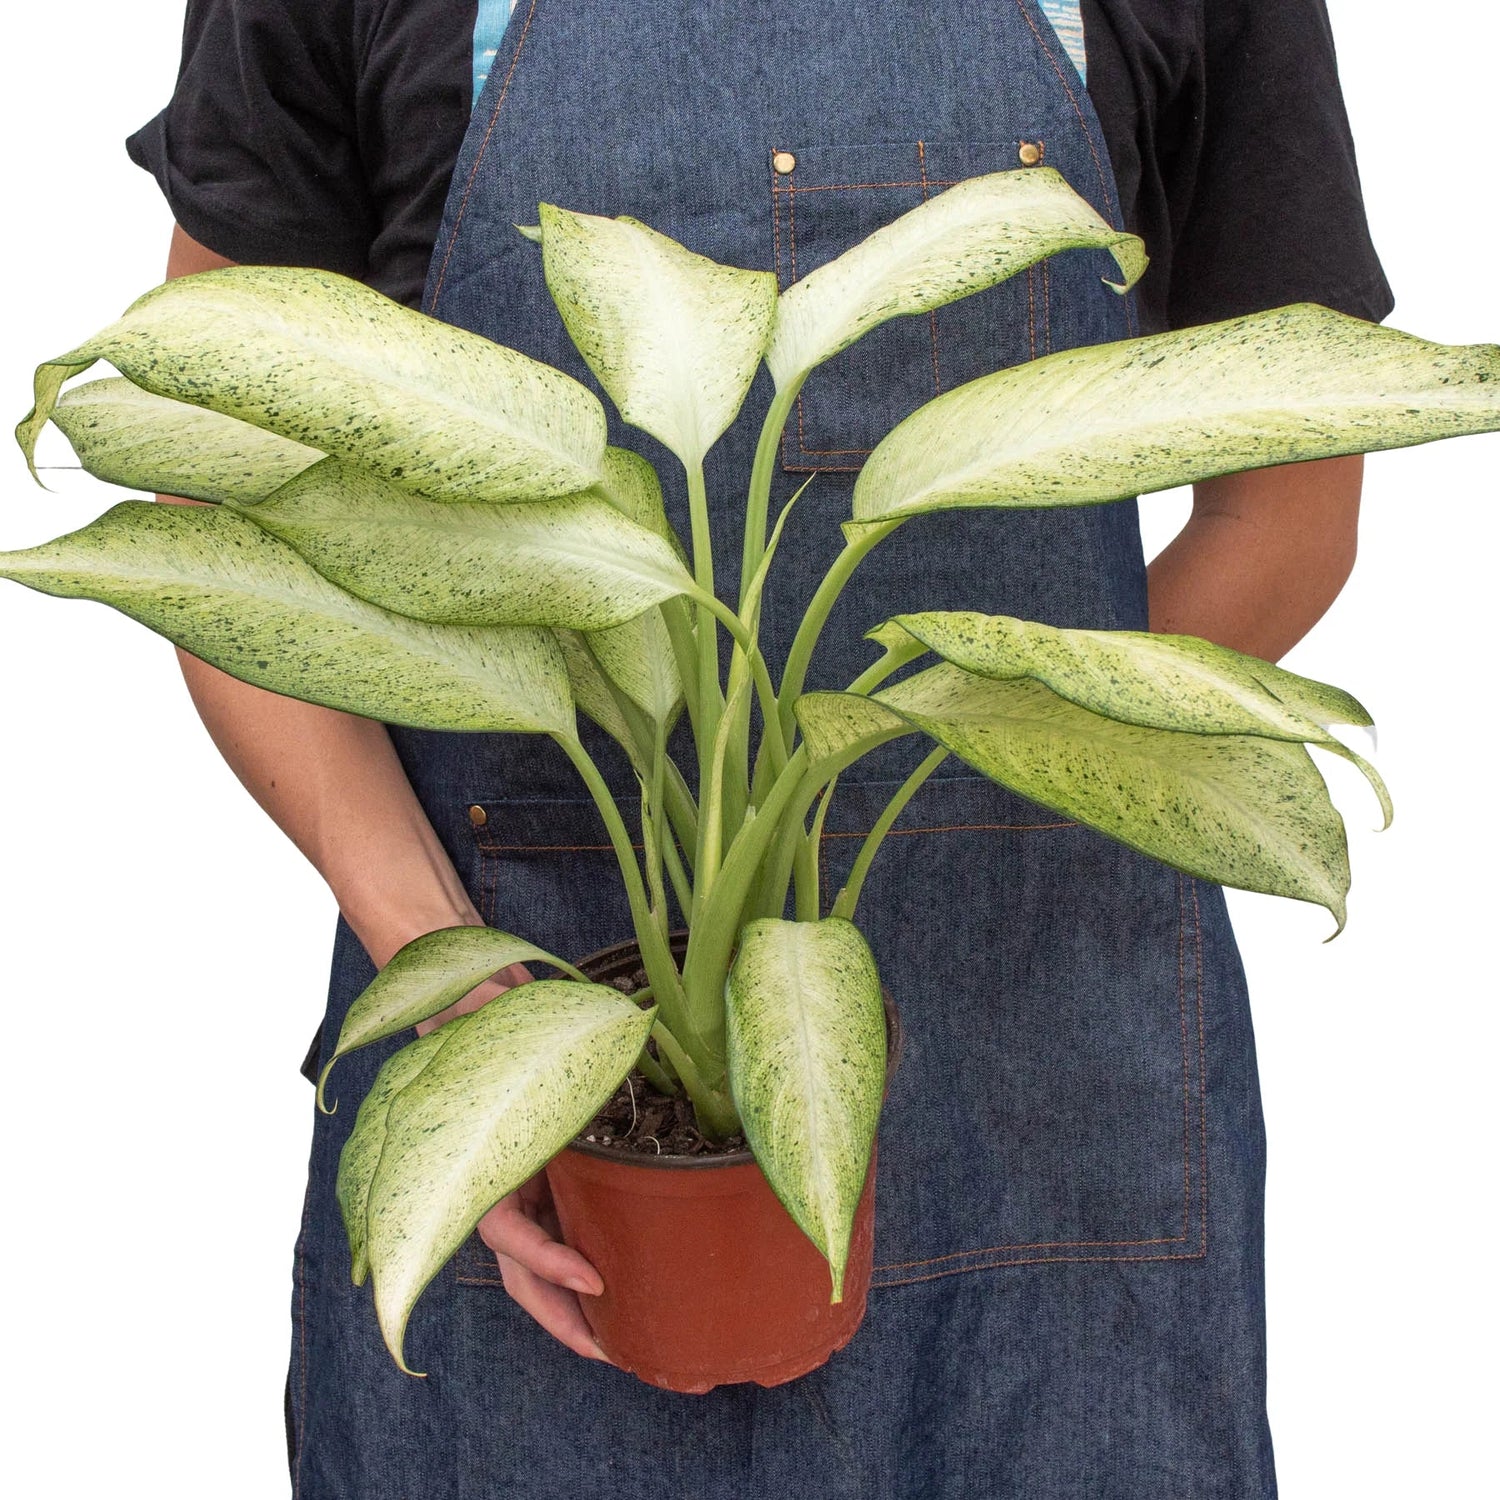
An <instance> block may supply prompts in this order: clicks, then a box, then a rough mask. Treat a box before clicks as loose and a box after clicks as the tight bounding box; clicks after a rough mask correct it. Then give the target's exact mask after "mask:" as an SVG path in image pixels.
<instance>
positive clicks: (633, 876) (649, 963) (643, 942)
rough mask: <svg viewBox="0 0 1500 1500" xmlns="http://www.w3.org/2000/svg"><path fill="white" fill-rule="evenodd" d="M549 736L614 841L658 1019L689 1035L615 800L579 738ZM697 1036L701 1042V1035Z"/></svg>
mask: <svg viewBox="0 0 1500 1500" xmlns="http://www.w3.org/2000/svg"><path fill="white" fill-rule="evenodd" d="M553 738H554V739H555V740H556V742H557V743H558V744H559V745H561V746H562V748H563V751H564V753H565V754H566V755H567V757H568V759H569V760H571V761H572V762H573V766H574V769H576V770H577V772H578V774H579V775H580V776H581V777H582V778H583V781H584V785H585V786H587V787H588V789H589V794H590V795H591V796H592V797H593V799H594V805H595V806H596V807H597V808H598V809H599V813H600V815H601V816H602V817H603V819H604V826H605V828H606V829H607V830H608V832H609V841H610V843H611V844H612V845H613V846H614V851H615V858H616V860H617V861H618V862H619V866H620V876H621V878H622V879H623V880H624V882H625V896H626V899H627V900H628V901H629V902H630V916H631V920H632V922H633V923H634V926H635V936H636V941H637V942H638V943H639V944H640V949H641V964H642V967H643V968H644V969H645V970H646V977H647V979H648V980H649V981H650V984H651V988H652V990H653V991H654V992H655V995H656V1003H657V1005H658V1006H659V1007H660V1013H661V1015H662V1019H663V1021H664V1023H665V1024H666V1025H667V1026H669V1027H671V1028H672V1030H673V1031H674V1032H678V1033H681V1034H682V1035H683V1036H685V1037H690V1038H691V1037H694V1036H695V1033H694V1032H693V1029H692V1026H691V1024H690V1018H689V1016H688V1013H687V1012H688V1006H687V997H686V994H685V993H684V990H683V987H682V976H681V975H680V974H679V973H678V972H677V964H676V963H675V961H674V960H673V958H672V950H671V949H670V947H668V945H667V942H666V939H665V938H664V937H663V936H662V935H661V932H660V931H659V930H658V928H657V925H656V920H655V918H654V917H653V916H652V913H651V903H650V900H649V899H648V898H647V895H646V884H645V881H644V880H643V879H642V877H641V867H640V865H639V864H638V863H637V862H636V857H635V849H634V847H633V846H632V845H631V842H630V834H629V832H628V830H627V829H626V827H625V820H624V819H623V818H622V817H621V816H620V809H619V807H618V806H617V805H616V803H615V799H614V794H613V793H612V792H611V791H610V789H609V786H608V784H607V783H606V782H605V780H604V777H603V775H602V774H601V773H600V770H599V767H598V766H597V765H595V764H594V759H593V757H592V756H591V755H590V754H589V753H588V751H587V750H585V749H584V748H583V746H582V744H580V743H579V741H577V740H576V739H572V738H571V737H569V736H567V735H561V734H559V735H554V736H553ZM698 1040H699V1041H700V1044H701V1039H698ZM684 1045H685V1046H690V1045H692V1043H691V1042H690V1041H687V1042H684Z"/></svg>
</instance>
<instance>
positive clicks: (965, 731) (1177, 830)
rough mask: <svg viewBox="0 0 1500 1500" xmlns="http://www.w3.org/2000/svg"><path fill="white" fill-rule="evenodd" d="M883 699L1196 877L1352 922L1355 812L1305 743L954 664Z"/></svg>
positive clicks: (1071, 812)
mask: <svg viewBox="0 0 1500 1500" xmlns="http://www.w3.org/2000/svg"><path fill="white" fill-rule="evenodd" d="M876 697H877V698H878V700H879V701H880V702H881V703H882V704H884V705H885V706H886V707H887V708H890V709H893V710H894V711H895V712H897V713H898V714H900V715H901V717H902V718H904V719H906V720H907V722H908V723H910V724H911V725H912V726H913V727H915V728H917V729H921V730H923V731H925V732H926V733H927V734H929V735H931V736H932V738H933V739H935V740H936V741H937V742H938V743H939V744H940V745H943V746H945V747H946V748H947V749H949V750H951V751H952V752H953V753H954V754H955V755H957V756H958V757H959V758H960V759H961V760H964V761H967V762H968V764H969V765H971V766H973V767H974V768H975V769H976V770H977V771H981V772H983V773H984V774H985V775H986V776H989V777H991V778H992V779H994V780H995V781H998V782H999V783H1000V784H1001V785H1002V786H1008V787H1010V788H1011V789H1012V790H1014V791H1017V792H1019V793H1021V795H1022V796H1024V797H1029V798H1031V800H1032V801H1033V802H1039V803H1041V804H1042V806H1044V807H1050V808H1053V809H1055V810H1056V811H1057V812H1060V813H1062V814H1063V815H1064V816H1065V817H1069V818H1076V819H1077V820H1078V821H1079V822H1080V823H1084V824H1087V825H1088V826H1089V827H1090V828H1096V829H1098V830H1099V831H1100V832H1101V833H1106V834H1108V835H1109V836H1110V837H1112V838H1116V839H1119V840H1120V841H1121V842H1122V843H1125V844H1128V845H1130V847H1131V848H1133V849H1139V850H1141V851H1142V852H1143V853H1145V854H1150V855H1153V856H1154V857H1155V858H1157V859H1160V860H1162V861H1164V862H1165V863H1167V864H1169V865H1172V866H1174V867H1175V868H1176V869H1179V870H1184V871H1186V872H1187V873H1188V874H1189V875H1197V876H1200V877H1202V878H1203V879H1205V880H1212V881H1215V882H1217V883H1219V884H1221V885H1232V886H1239V887H1241V888H1242V889H1245V890H1251V891H1265V892H1268V893H1269V894H1271V895H1276V896H1293V897H1296V898H1297V899H1298V900H1302V901H1314V902H1316V903H1317V904H1318V905H1320V906H1326V907H1327V908H1328V910H1329V911H1331V912H1332V913H1333V915H1334V917H1335V919H1336V920H1337V921H1338V923H1339V926H1340V927H1342V926H1343V922H1344V897H1345V896H1346V895H1347V893H1348V890H1349V859H1348V851H1347V848H1346V845H1345V840H1344V824H1343V819H1342V818H1340V817H1339V814H1338V812H1337V810H1336V809H1335V808H1334V806H1333V804H1332V802H1330V801H1329V798H1328V790H1327V788H1326V787H1325V786H1324V784H1323V778H1322V777H1321V776H1320V775H1319V774H1318V771H1317V768H1316V767H1315V766H1314V765H1313V762H1312V758H1311V756H1309V755H1308V753H1307V751H1306V750H1305V749H1304V748H1303V747H1302V746H1301V745H1298V744H1291V743H1288V742H1286V741H1283V740H1274V739H1266V738H1263V737H1261V736H1259V735H1230V734H1225V735H1205V734H1185V733H1181V732H1178V731H1174V730H1165V729H1146V728H1142V727H1140V726H1139V725H1134V724H1118V723H1116V722H1114V720H1112V719H1106V718H1103V717H1101V716H1100V715H1099V714H1094V713H1090V712H1089V711H1088V710H1087V709H1084V708H1079V707H1078V706H1077V705H1076V704H1073V703H1069V702H1068V701H1067V699H1065V698H1060V697H1058V695H1057V694H1056V693H1054V692H1052V691H1051V690H1050V689H1048V688H1046V687H1043V686H1042V684H1041V683H1039V682H1031V681H1026V680H1021V681H1015V682H997V681H994V680H991V679H989V678H984V677H976V676H974V675H972V674H971V673H968V672H964V671H962V670H960V669H959V668H958V667H954V666H949V665H948V664H947V663H943V664H942V665H940V666H936V667H931V668H929V669H928V670H927V671H925V672H919V673H918V674H917V675H916V676H915V677H910V678H908V679H906V681H904V682H900V683H897V684H896V685H895V686H894V687H891V688H887V689H885V690H883V691H882V692H880V693H878V694H877V695H876Z"/></svg>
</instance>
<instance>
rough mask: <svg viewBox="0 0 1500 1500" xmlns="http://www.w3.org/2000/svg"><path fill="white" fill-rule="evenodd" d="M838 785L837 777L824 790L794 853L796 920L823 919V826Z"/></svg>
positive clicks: (814, 920) (810, 920) (812, 920)
mask: <svg viewBox="0 0 1500 1500" xmlns="http://www.w3.org/2000/svg"><path fill="white" fill-rule="evenodd" d="M838 784H839V779H838V777H837V776H835V777H834V778H833V780H832V781H830V782H829V783H828V785H827V786H826V787H824V788H823V795H822V797H821V799H820V800H819V802H818V810H817V812H816V813H814V814H813V824H812V828H811V829H810V830H809V832H808V834H807V837H806V838H804V839H803V840H802V844H801V847H800V848H799V849H798V850H797V863H796V881H797V920H798V921H799V922H816V921H817V920H818V918H819V917H821V916H822V915H823V896H822V891H821V883H822V874H823V872H822V870H821V868H820V858H821V852H822V848H823V823H824V820H825V819H826V818H827V817H828V808H829V805H830V804H831V803H832V801H833V791H834V788H835V787H836V786H837V785H838Z"/></svg>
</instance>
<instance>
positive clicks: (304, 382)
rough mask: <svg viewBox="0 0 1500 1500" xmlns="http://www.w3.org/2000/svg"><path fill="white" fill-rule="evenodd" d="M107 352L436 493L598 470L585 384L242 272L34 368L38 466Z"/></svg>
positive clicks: (165, 388)
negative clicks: (68, 392) (75, 395)
mask: <svg viewBox="0 0 1500 1500" xmlns="http://www.w3.org/2000/svg"><path fill="white" fill-rule="evenodd" d="M100 359H104V360H108V361H109V362H110V363H111V364H112V365H114V366H115V368H116V369H117V370H119V372H120V373H121V374H122V375H124V376H125V377H126V379H128V380H130V381H132V382H133V383H134V384H136V385H138V386H140V387H142V388H143V389H145V390H147V391H150V392H153V393H154V394H156V395H158V396H168V397H171V398H173V399H175V400H179V401H186V402H190V403H192V404H193V405H195V406H203V407H207V408H209V409H210V410H212V411H217V412H221V413H223V414H224V415H225V416H231V417H237V418H239V419H240V420H242V421H245V422H249V423H251V424H252V425H253V426H255V427H262V428H265V429H266V430H267V431H270V432H274V433H278V434H280V435H281V436H282V437H285V438H290V439H292V440H293V441H295V442H298V443H303V444H306V445H307V446H308V447H310V448H315V449H317V450H318V451H319V452H320V453H329V454H334V455H336V456H337V457H340V458H345V459H348V460H350V461H351V462H354V463H358V464H360V465H361V466H362V467H364V468H367V469H370V470H372V471H374V472H375V473H377V474H380V475H381V476H382V477H383V478H386V479H389V480H391V481H393V482H394V483H396V484H399V485H401V486H402V487H403V488H404V489H410V490H413V491H416V492H417V493H419V494H424V495H429V496H431V497H433V498H437V499H451V500H542V499H548V498H551V497H554V496H557V495H567V494H573V493H575V492H576V491H578V490H583V489H587V488H588V487H589V486H590V485H591V484H594V483H595V482H596V481H598V480H599V478H600V477H601V474H602V466H603V457H604V446H605V441H604V438H605V422H604V410H603V408H602V407H601V406H600V404H599V401H598V399H597V398H596V397H595V396H594V395H593V394H592V392H590V391H589V390H587V389H586V388H585V387H584V386H582V385H580V384H579V383H578V382H577V381H576V380H573V379H571V378H570V377H568V376H566V375H564V374H562V373H561V372H559V371H557V370H554V369H552V368H551V367H550V366H547V365H544V364H541V363H540V362H539V361H537V360H534V359H529V358H527V356H525V355H524V354H518V353H517V352H516V351H515V350H513V349H506V348H502V347H501V346H500V345H499V344H494V343H491V342H490V341H489V340H488V339H485V338H481V337H479V336H478V335H477V334H473V333H468V332H466V331H465V330H463V329H460V328H454V327H451V326H450V325H449V324H447V323H440V322H438V320H437V319H435V318H429V317H426V316H425V315H424V314H422V313H419V312H414V311H412V310H411V309H410V308H407V307H403V306H402V305H401V304H400V303H398V302H393V301H392V300H391V299H390V298H389V297H384V296H382V295H381V294H380V293H379V292H377V291H375V290H373V289H372V288H370V287H367V286H365V285H364V284H363V283H361V282H358V281H351V280H350V279H349V278H347V277H343V276H336V275H334V274H333V273H332V272H328V271H313V270H305V269H301V268H296V267H288V266H231V267H228V268H227V269H224V270H218V271H205V272H203V273H202V274H200V275H197V276H183V277H179V278H178V279H177V280H175V281H169V282H168V283H167V284H166V285H165V286H161V287H158V288H157V289H156V290H155V291H152V292H148V293H147V294H146V295H145V296H144V297H142V298H140V299H139V301H137V302H135V303H134V304H133V305H132V306H131V307H130V308H129V309H128V310H127V311H126V313H125V315H124V317H122V318H121V319H120V320H119V321H118V322H117V323H113V324H111V325H110V327H108V328H106V329H104V330H103V331H102V332H100V333H98V334H96V335H95V336H94V337H93V338H91V339H89V340H88V341H87V342H85V343H83V344H80V345H79V346H78V348H76V349H73V350H71V351H69V352H68V353H67V354H62V355H59V356H58V357H57V358H56V359H54V360H50V361H48V362H47V363H46V364H44V365H42V366H41V367H40V368H39V369H38V370H37V373H36V403H35V406H34V407H33V409H32V411H31V413H30V414H29V415H28V416H27V417H26V418H25V419H24V420H23V421H22V423H21V424H20V426H19V427H18V428H17V430H16V437H17V440H18V441H19V442H20V443H21V446H22V448H23V449H24V450H25V452H26V455H27V458H28V460H30V458H31V455H32V453H33V450H34V448H35V445H36V439H37V434H38V433H39V432H40V431H41V429H42V427H43V426H44V425H45V423H46V421H47V418H48V417H49V416H50V415H51V413H52V410H53V408H54V406H55V404H56V402H57V396H58V392H59V390H60V389H61V387H62V385H63V382H64V381H65V380H67V379H68V378H69V377H70V376H73V375H76V374H78V373H80V372H81V371H83V370H85V369H87V368H88V366H90V365H91V364H93V363H94V362H95V361H96V360H100Z"/></svg>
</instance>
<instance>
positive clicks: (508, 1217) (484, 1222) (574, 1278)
mask: <svg viewBox="0 0 1500 1500" xmlns="http://www.w3.org/2000/svg"><path fill="white" fill-rule="evenodd" d="M479 1237H480V1239H482V1240H483V1241H484V1242H485V1244H486V1245H488V1246H489V1247H490V1249H491V1250H493V1251H494V1252H495V1254H496V1255H503V1256H507V1257H509V1258H510V1259H511V1260H513V1261H515V1262H516V1263H517V1264H518V1265H520V1266H522V1267H524V1268H525V1269H526V1270H527V1271H529V1272H530V1273H531V1274H532V1275H534V1276H539V1277H541V1278H542V1279H543V1280H545V1281H550V1282H552V1283H553V1284H554V1285H556V1286H560V1287H567V1288H568V1289H569V1290H570V1291H574V1292H582V1293H584V1295H585V1296H589V1297H597V1296H598V1295H599V1293H600V1292H602V1291H603V1290H604V1279H603V1278H602V1277H601V1276H600V1275H599V1273H598V1272H597V1271H596V1270H595V1269H594V1268H593V1267H592V1266H591V1265H590V1264H589V1263H588V1261H586V1260H585V1259H584V1258H583V1256H581V1255H580V1254H579V1253H578V1251H576V1250H574V1249H573V1248H572V1246H570V1245H565V1244H563V1243H562V1241H561V1240H558V1239H555V1238H553V1236H552V1235H551V1234H549V1233H548V1232H547V1230H546V1229H544V1228H543V1227H542V1226H541V1225H540V1224H538V1223H537V1222H535V1220H533V1219H531V1218H528V1217H527V1215H526V1214H525V1213H524V1212H523V1211H522V1208H521V1204H520V1200H519V1195H517V1194H515V1193H512V1194H511V1195H510V1196H509V1197H508V1198H502V1199H501V1200H500V1201H499V1202H498V1203H497V1204H496V1205H495V1206H494V1207H493V1208H492V1209H491V1210H490V1211H489V1212H488V1213H487V1214H486V1215H485V1216H484V1217H483V1218H482V1219H481V1220H480V1221H479Z"/></svg>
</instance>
